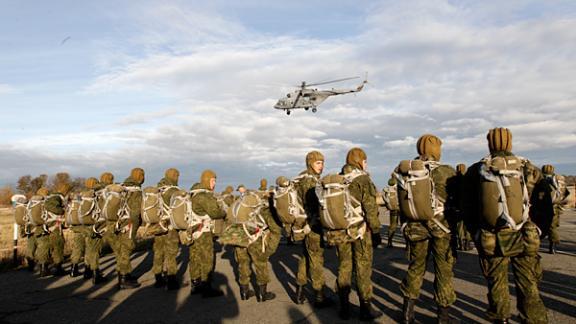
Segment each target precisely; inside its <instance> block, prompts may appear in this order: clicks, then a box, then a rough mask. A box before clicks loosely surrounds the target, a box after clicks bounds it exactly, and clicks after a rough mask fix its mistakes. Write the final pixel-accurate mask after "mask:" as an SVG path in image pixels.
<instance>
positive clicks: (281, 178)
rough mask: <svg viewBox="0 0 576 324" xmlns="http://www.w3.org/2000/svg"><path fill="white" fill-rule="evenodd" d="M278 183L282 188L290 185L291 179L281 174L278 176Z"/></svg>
mask: <svg viewBox="0 0 576 324" xmlns="http://www.w3.org/2000/svg"><path fill="white" fill-rule="evenodd" d="M276 185H277V186H278V187H282V188H285V187H288V186H289V185H290V180H289V179H288V178H286V177H285V176H279V177H278V178H276Z"/></svg>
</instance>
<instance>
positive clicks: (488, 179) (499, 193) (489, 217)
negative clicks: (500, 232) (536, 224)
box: [480, 155, 530, 230]
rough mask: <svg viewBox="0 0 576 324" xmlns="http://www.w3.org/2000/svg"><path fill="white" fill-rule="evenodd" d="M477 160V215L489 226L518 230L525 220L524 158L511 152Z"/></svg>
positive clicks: (526, 198) (526, 203)
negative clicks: (478, 207) (478, 171)
mask: <svg viewBox="0 0 576 324" xmlns="http://www.w3.org/2000/svg"><path fill="white" fill-rule="evenodd" d="M481 163H482V164H481V166H480V176H481V177H482V181H481V184H480V200H481V206H482V208H481V212H480V215H481V217H482V218H483V219H484V221H485V222H486V223H487V224H488V225H490V226H492V227H501V226H508V227H510V228H511V229H513V230H519V229H521V228H522V226H523V225H524V223H526V221H528V212H529V207H530V202H529V197H528V189H527V186H526V183H525V181H524V173H523V166H524V164H525V163H524V161H523V160H522V159H521V158H519V157H517V156H513V155H511V156H497V157H490V156H488V157H485V158H484V159H482V161H481ZM502 222H504V224H502Z"/></svg>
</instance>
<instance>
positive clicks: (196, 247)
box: [188, 232, 215, 281]
mask: <svg viewBox="0 0 576 324" xmlns="http://www.w3.org/2000/svg"><path fill="white" fill-rule="evenodd" d="M212 237H213V236H212V233H210V232H207V233H204V234H202V235H201V236H200V237H199V238H197V239H195V240H194V242H192V244H191V245H190V259H189V260H188V272H189V273H190V280H198V279H200V280H201V281H208V279H209V277H210V276H211V275H212V272H213V271H214V261H215V256H214V241H213V240H212Z"/></svg>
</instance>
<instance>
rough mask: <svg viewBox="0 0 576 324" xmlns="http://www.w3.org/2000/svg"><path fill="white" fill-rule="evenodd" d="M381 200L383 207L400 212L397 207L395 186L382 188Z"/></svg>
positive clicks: (396, 189)
mask: <svg viewBox="0 0 576 324" xmlns="http://www.w3.org/2000/svg"><path fill="white" fill-rule="evenodd" d="M382 198H383V199H384V206H385V207H386V208H387V209H388V210H390V211H398V210H400V206H399V205H398V188H397V186H388V187H387V188H384V190H383V192H382Z"/></svg>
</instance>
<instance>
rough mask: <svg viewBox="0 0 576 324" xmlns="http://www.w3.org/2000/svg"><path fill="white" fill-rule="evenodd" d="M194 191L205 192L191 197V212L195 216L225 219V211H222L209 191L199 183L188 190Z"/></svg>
mask: <svg viewBox="0 0 576 324" xmlns="http://www.w3.org/2000/svg"><path fill="white" fill-rule="evenodd" d="M196 189H204V190H206V191H205V192H199V193H197V194H195V195H193V196H192V210H193V211H194V213H195V214H197V215H208V216H210V218H212V219H222V218H225V217H226V211H225V210H224V209H222V207H221V205H220V204H219V203H218V200H217V199H216V197H214V193H213V192H212V191H211V190H210V189H208V188H206V187H205V186H202V185H201V184H200V183H196V184H194V185H193V186H192V188H190V190H196Z"/></svg>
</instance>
